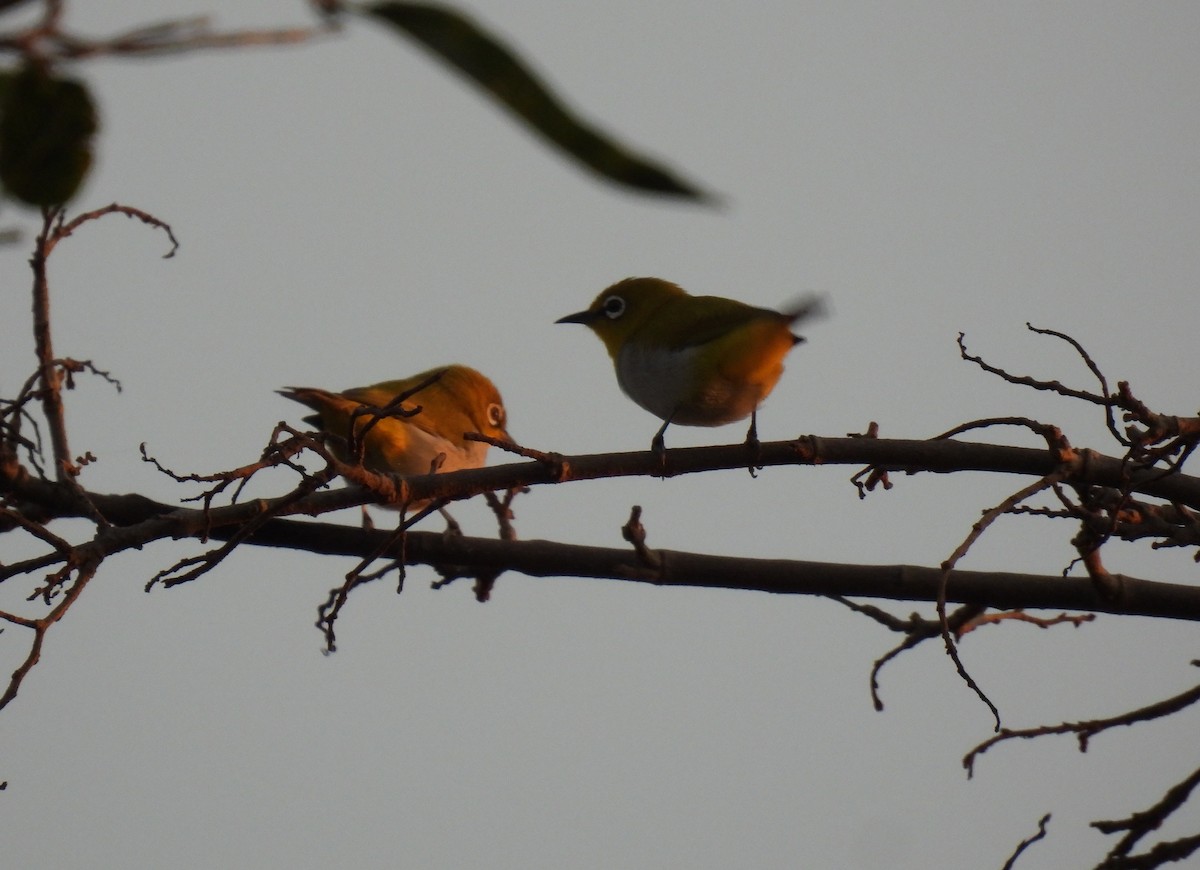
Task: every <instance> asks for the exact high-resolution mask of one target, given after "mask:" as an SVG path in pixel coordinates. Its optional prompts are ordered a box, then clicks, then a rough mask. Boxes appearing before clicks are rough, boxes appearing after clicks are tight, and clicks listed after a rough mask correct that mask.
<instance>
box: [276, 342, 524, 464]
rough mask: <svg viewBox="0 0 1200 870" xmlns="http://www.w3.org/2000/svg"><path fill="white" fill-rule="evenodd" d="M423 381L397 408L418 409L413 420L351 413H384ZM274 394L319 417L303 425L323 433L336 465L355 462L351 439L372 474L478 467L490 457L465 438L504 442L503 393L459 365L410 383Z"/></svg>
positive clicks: (289, 389) (297, 389) (407, 380)
mask: <svg viewBox="0 0 1200 870" xmlns="http://www.w3.org/2000/svg"><path fill="white" fill-rule="evenodd" d="M439 373H440V374H439ZM435 376H436V377H435ZM427 381H428V383H426V384H425V386H424V387H422V388H421V389H420V390H418V391H417V392H415V393H413V395H412V396H411V397H409V398H407V399H405V400H404V401H402V402H401V403H400V405H399V409H401V410H402V411H403V412H411V411H412V410H414V409H416V408H418V407H419V408H420V411H419V412H418V413H416V414H412V415H411V416H381V417H380V418H379V419H378V420H377V419H376V415H375V414H373V413H370V412H367V413H359V414H358V416H354V412H355V410H356V409H362V408H364V407H365V408H369V409H376V410H378V409H382V408H384V407H385V406H388V405H389V404H390V403H391V402H392V401H393V400H394V399H396V397H397V396H400V395H401V394H403V393H405V392H408V391H410V390H413V389H414V388H416V387H418V386H420V385H421V384H422V383H425V382H427ZM279 394H280V395H281V396H286V397H287V398H289V399H293V400H294V401H297V402H299V403H301V404H302V405H307V406H308V407H309V408H312V409H313V410H314V411H316V413H315V414H313V415H312V416H310V417H305V418H304V419H305V422H306V423H310V424H311V425H313V426H315V427H317V428H319V429H320V430H321V431H322V432H323V433H324V434H325V436H326V439H327V441H328V443H329V446H330V449H331V450H332V451H333V452H334V454H335V455H336V456H338V458H339V459H341V460H343V461H352V460H353V458H354V457H352V456H350V454H349V451H348V446H349V444H350V443H351V441H352V440H353V441H354V442H356V443H359V444H360V445H361V448H360V449H361V456H362V464H363V467H365V468H368V469H370V470H372V471H382V472H392V473H395V474H406V475H407V474H429V473H431V472H434V471H457V470H459V469H463V468H478V467H480V466H481V465H483V463H484V460H485V459H486V457H487V451H488V445H487V444H484V443H481V442H479V441H468V440H467V439H466V438H465V437H464V435H465V434H466V433H468V432H478V433H480V434H482V435H489V436H491V437H493V438H502V439H504V440H508V432H507V431H506V430H505V425H506V423H507V414H506V412H505V410H504V402H503V401H502V400H501V398H500V391H499V390H497V389H496V386H495V384H493V383H492V382H491V381H490V380H488V379H487V378H486V377H485V376H484V375H482V374H480V373H479V372H477V371H476V370H475V369H472V368H468V367H467V366H463V365H448V366H443V367H441V368H436V369H430V370H429V371H425V372H421V373H420V374H417V375H413V376H412V377H409V378H400V379H399V380H394V381H383V382H381V383H378V384H372V385H371V386H369V387H355V388H353V389H349V390H344V391H342V392H340V393H334V392H330V391H328V390H321V389H317V388H315V387H287V388H285V389H282V390H279ZM392 410H396V409H395V408H393V409H392ZM351 421H353V425H354V438H353V439H352V438H351V429H350V427H351ZM372 423H374V425H370V424H372ZM368 427H369V428H368Z"/></svg>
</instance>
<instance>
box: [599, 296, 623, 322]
mask: <svg viewBox="0 0 1200 870" xmlns="http://www.w3.org/2000/svg"><path fill="white" fill-rule="evenodd" d="M600 309H601V310H602V311H603V312H604V316H605V317H607V318H608V319H609V320H616V319H617V318H618V317H620V316H621V315H622V314H624V313H625V300H624V299H622V298H621V297H620V296H609V297H608V298H607V299H605V300H604V304H603V305H601V306H600Z"/></svg>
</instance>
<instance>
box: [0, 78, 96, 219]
mask: <svg viewBox="0 0 1200 870" xmlns="http://www.w3.org/2000/svg"><path fill="white" fill-rule="evenodd" d="M5 78H7V82H6V86H5V87H4V88H3V94H2V96H0V183H3V185H4V188H5V190H6V191H7V192H8V193H10V194H11V195H12V196H14V197H16V198H17V199H19V200H21V201H22V202H27V203H29V204H30V205H58V204H60V203H64V202H66V201H67V200H68V199H70V198H71V197H72V196H73V195H74V194H75V192H76V191H77V190H78V189H79V185H80V184H81V183H82V182H83V179H84V177H85V176H86V175H87V171H88V169H89V168H90V167H91V165H92V134H93V133H95V132H96V109H95V106H94V105H93V104H92V98H91V95H90V94H89V93H88V91H87V89H86V88H85V87H84V86H83V85H82V84H80V83H79V82H76V81H73V80H71V79H60V78H56V77H54V76H52V75H51V74H50V73H48V72H46V71H44V70H42V69H40V68H37V67H35V66H32V65H30V66H27V67H25V68H24V69H22V70H21V71H20V72H18V73H16V74H15V75H11V74H10V75H9V76H6V77H5Z"/></svg>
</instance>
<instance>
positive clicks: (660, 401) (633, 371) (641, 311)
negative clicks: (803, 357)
mask: <svg viewBox="0 0 1200 870" xmlns="http://www.w3.org/2000/svg"><path fill="white" fill-rule="evenodd" d="M820 309H821V301H820V299H818V298H815V297H810V298H807V299H804V300H802V301H800V302H799V303H798V304H796V305H795V306H794V307H790V308H788V309H787V310H785V311H774V310H772V309H770V308H756V307H754V306H752V305H747V304H745V303H744V302H738V301H736V300H733V299H725V298H723V297H721V296H692V295H690V294H688V293H687V292H686V291H684V290H683V288H682V287H679V286H678V285H676V284H672V283H671V282H669V281H664V280H662V279H661V278H626V279H625V280H624V281H618V282H617V283H616V284H613V285H612V286H611V287H609V288H608V289H607V290H605V291H604V292H603V293H601V294H600V295H599V296H597V297H596V298H595V300H594V301H593V302H592V304H591V305H590V306H588V307H587V308H586V309H585V310H583V311H580V312H578V313H576V314H568V315H567V316H566V317H561V318H559V319H558V320H557V321H556V322H557V323H582V324H584V325H585V326H587V327H588V328H589V329H590V330H592V332H594V333H596V335H597V336H599V337H600V340H601V341H602V342H604V346H605V348H607V349H608V354H609V356H611V357H612V361H613V367H614V368H615V369H616V372H617V383H618V384H619V385H620V387H621V389H622V390H623V391H624V392H625V394H626V395H627V396H629V398H631V399H633V401H635V402H637V404H639V405H641V406H642V407H643V408H645V409H646V410H647V411H649V412H650V413H651V414H654V415H655V416H656V417H658V418H659V419H660V420H662V421H663V424H662V427H661V428H660V429H659V430H658V433H657V434H656V435H655V436H654V440H653V442H652V444H651V447H652V449H653V450H654V451H655V452H658V453H660V454H661V453H662V451H663V449H664V445H663V433H665V432H666V430H667V427H668V426H670V425H671V424H672V423H677V424H679V425H682V426H721V425H724V424H726V423H732V422H735V421H737V420H744V419H745V418H746V417H749V418H750V429H749V431H748V432H747V433H746V441H747V443H748V444H751V445H757V443H758V435H757V425H756V424H757V411H758V406H759V405H760V404H761V403H762V401H763V399H765V398H766V397H767V395H768V394H769V393H770V392H771V390H772V389H774V387H775V384H776V382H777V381H778V380H779V376H780V375H781V374H782V373H783V358H784V357H785V356H786V355H787V353H788V351H790V350H791V349H792V348H793V347H794V346H795V345H797V344H799V343H800V342H802V341H803V340H804V339H803V338H802V337H800V336H799V335H796V334H794V333H793V332H792V327H793V326H794V325H795V324H797V323H799V322H800V321H802V320H805V319H807V318H810V317H812V316H814V315H816V314H817V313H819V311H820Z"/></svg>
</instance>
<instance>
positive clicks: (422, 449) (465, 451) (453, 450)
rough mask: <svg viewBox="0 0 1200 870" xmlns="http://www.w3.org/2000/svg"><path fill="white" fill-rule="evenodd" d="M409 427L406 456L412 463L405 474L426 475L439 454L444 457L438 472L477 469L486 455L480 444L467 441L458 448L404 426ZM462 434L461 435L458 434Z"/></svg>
mask: <svg viewBox="0 0 1200 870" xmlns="http://www.w3.org/2000/svg"><path fill="white" fill-rule="evenodd" d="M405 425H407V426H408V427H409V430H410V432H409V451H408V455H409V456H411V458H412V463H411V464H410V466H409V467H408V468H406V469H404V472H403V473H405V474H428V473H429V470H430V465H431V463H432V462H433V460H434V459H435V458H436V457H437V455H438V454H439V453H443V454H445V456H446V459H445V461H444V462H442V464H441V466H440V467H439V468H438V471H439V472H445V471H458V470H459V469H462V468H478V467H479V466H481V465H483V461H484V457H485V456H486V455H487V445H486V444H481V443H479V442H478V441H468V442H466V443H465V444H464V445H463V446H461V447H460V446H458V445H456V444H454V443H453V442H451V441H448V440H446V439H445V438H442V437H441V436H440V435H431V434H430V433H428V432H426V431H425V430H424V429H421V428H420V427H418V426H413V425H411V424H405ZM458 434H460V435H461V434H462V433H458Z"/></svg>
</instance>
